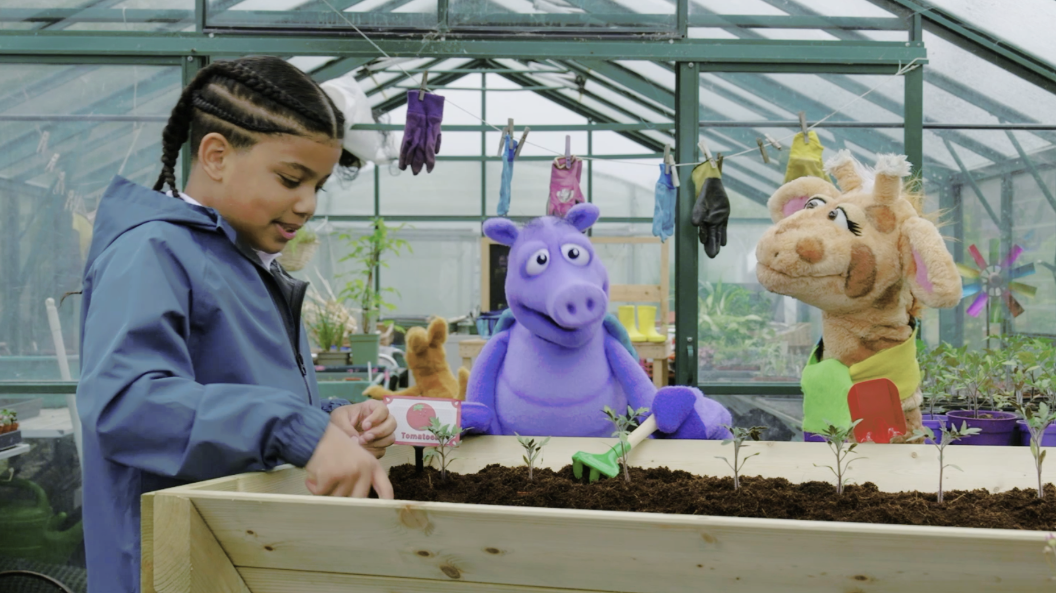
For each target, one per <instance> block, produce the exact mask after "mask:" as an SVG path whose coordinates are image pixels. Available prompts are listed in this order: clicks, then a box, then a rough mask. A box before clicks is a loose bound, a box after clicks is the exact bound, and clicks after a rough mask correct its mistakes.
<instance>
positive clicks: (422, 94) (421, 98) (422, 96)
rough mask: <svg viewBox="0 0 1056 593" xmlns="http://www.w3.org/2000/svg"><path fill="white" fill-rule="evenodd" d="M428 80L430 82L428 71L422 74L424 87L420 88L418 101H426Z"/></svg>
mask: <svg viewBox="0 0 1056 593" xmlns="http://www.w3.org/2000/svg"><path fill="white" fill-rule="evenodd" d="M427 80H429V71H428V70H426V71H425V72H422V85H421V86H420V87H418V100H419V101H424V100H425V83H426V81H427Z"/></svg>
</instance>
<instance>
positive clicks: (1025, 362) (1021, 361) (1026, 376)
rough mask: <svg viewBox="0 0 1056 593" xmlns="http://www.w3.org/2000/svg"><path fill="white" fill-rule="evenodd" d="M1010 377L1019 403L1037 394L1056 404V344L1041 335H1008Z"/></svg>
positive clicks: (1007, 351)
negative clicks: (1055, 384)
mask: <svg viewBox="0 0 1056 593" xmlns="http://www.w3.org/2000/svg"><path fill="white" fill-rule="evenodd" d="M1004 342H1005V344H1004V349H1003V350H1002V351H1003V352H1004V353H1005V354H1006V357H1007V360H1006V361H1005V362H1004V364H1005V366H1006V367H1008V372H1009V379H1010V381H1011V387H1012V392H1013V394H1014V396H1015V400H1016V404H1017V405H1018V404H1023V403H1024V402H1027V401H1030V400H1032V399H1034V398H1035V397H1037V398H1044V399H1046V400H1047V401H1048V403H1049V407H1056V392H1054V390H1053V380H1054V376H1053V373H1054V371H1056V368H1054V358H1056V348H1054V347H1053V344H1052V342H1050V341H1048V340H1044V339H1041V338H1033V337H1029V336H1021V335H1015V334H1013V335H1008V336H1004Z"/></svg>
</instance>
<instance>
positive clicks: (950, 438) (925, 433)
mask: <svg viewBox="0 0 1056 593" xmlns="http://www.w3.org/2000/svg"><path fill="white" fill-rule="evenodd" d="M941 432H942V438H941V439H936V438H935V432H934V431H932V430H931V429H930V428H928V427H927V426H925V427H924V428H923V429H917V430H916V431H914V432H913V435H912V438H913V439H918V438H920V437H925V438H928V439H931V440H932V441H933V442H935V448H936V449H938V450H939V503H940V504H941V503H942V473H943V471H944V470H945V469H946V468H948V467H952V468H953V469H955V470H957V471H959V472H963V471H964V470H963V469H961V468H959V467H957V466H956V465H953V464H952V463H945V462H944V461H943V455H944V454H945V452H946V446H947V445H949V444H950V443H953V442H954V441H959V440H961V439H963V438H964V437H967V436H971V435H973V434H979V433H980V432H981V430H980V429H978V428H968V423H967V422H962V423H961V427H960V428H957V425H953V426H946V424H945V423H943V425H942V428H941Z"/></svg>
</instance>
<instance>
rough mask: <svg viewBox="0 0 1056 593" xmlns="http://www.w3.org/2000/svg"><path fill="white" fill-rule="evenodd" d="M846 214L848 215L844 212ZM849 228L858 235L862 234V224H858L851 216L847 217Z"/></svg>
mask: <svg viewBox="0 0 1056 593" xmlns="http://www.w3.org/2000/svg"><path fill="white" fill-rule="evenodd" d="M844 216H846V214H844ZM847 230H848V231H851V232H852V233H854V236H856V237H861V236H862V225H860V224H858V223H857V222H854V221H853V220H851V219H850V218H848V219H847Z"/></svg>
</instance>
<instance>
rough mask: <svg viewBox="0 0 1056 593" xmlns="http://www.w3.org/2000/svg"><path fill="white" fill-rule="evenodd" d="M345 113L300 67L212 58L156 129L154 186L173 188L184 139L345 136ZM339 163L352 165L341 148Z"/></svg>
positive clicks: (238, 142) (250, 141)
mask: <svg viewBox="0 0 1056 593" xmlns="http://www.w3.org/2000/svg"><path fill="white" fill-rule="evenodd" d="M344 129H345V118H344V115H342V113H341V110H339V109H338V108H337V106H335V105H334V102H333V101H332V100H331V99H330V97H329V96H327V94H326V93H325V92H323V90H322V89H321V88H320V87H319V85H318V84H316V83H315V81H314V80H312V79H311V77H309V76H308V75H306V74H305V73H304V72H302V71H301V70H299V69H298V68H297V67H296V66H293V65H292V64H290V63H289V62H287V61H285V60H283V59H281V58H276V57H272V56H253V57H245V58H240V59H237V60H231V61H220V62H213V63H212V64H210V65H208V66H206V67H205V68H203V69H201V70H200V71H198V74H197V75H196V76H195V77H194V79H193V80H191V83H190V84H188V85H187V87H186V88H185V89H183V93H182V94H181V95H180V99H179V101H177V103H176V107H174V108H173V110H172V114H171V115H170V116H169V121H168V123H167V124H166V125H165V130H164V131H162V133H161V138H162V143H161V146H162V147H161V164H162V169H161V174H160V175H159V176H158V181H157V183H155V184H154V190H155V191H161V190H162V189H163V188H164V187H165V186H166V185H168V186H169V187H170V188H171V189H172V193H173V195H175V196H179V190H178V189H177V188H176V159H177V158H178V157H179V154H180V148H181V147H182V146H183V144H184V143H185V142H187V140H188V139H189V140H190V141H191V146H192V147H194V148H197V147H198V146H200V145H201V143H202V139H203V138H205V136H207V135H208V134H212V133H219V134H221V135H223V136H224V137H225V138H226V139H227V141H228V142H230V143H231V145H232V146H233V147H234V148H247V147H250V146H253V145H254V144H255V143H256V142H257V135H258V134H292V135H295V136H302V137H303V136H316V135H322V136H325V137H327V138H331V139H334V140H341V139H342V138H344ZM339 165H340V166H342V167H357V166H359V165H360V163H359V162H358V159H356V158H355V157H354V156H352V154H351V153H349V152H348V151H346V150H342V152H341V160H340V161H339Z"/></svg>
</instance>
